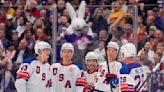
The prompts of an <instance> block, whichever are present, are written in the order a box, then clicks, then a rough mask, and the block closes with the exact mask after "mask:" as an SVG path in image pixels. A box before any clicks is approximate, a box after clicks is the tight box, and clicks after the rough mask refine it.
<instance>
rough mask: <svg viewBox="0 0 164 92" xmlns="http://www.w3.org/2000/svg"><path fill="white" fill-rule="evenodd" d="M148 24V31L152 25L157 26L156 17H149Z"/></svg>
mask: <svg viewBox="0 0 164 92" xmlns="http://www.w3.org/2000/svg"><path fill="white" fill-rule="evenodd" d="M146 24H147V25H146V30H147V31H149V28H150V26H156V25H155V17H154V16H149V17H147V20H146ZM148 33H149V32H148Z"/></svg>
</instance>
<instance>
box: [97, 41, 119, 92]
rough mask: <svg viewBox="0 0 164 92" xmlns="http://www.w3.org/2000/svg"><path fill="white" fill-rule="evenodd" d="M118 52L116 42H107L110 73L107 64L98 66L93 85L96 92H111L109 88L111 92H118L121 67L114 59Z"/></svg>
mask: <svg viewBox="0 0 164 92" xmlns="http://www.w3.org/2000/svg"><path fill="white" fill-rule="evenodd" d="M118 51H119V46H118V44H117V43H116V42H109V43H108V45H107V58H108V60H109V68H110V73H109V72H108V69H107V63H106V62H105V63H103V64H101V65H99V69H98V75H97V79H98V80H97V82H96V83H95V84H94V85H95V90H96V91H103V92H111V87H112V90H113V92H118V90H119V88H118V87H117V86H116V85H118V77H117V76H118V75H119V74H120V69H121V68H122V65H121V63H120V62H118V61H116V57H117V54H118Z"/></svg>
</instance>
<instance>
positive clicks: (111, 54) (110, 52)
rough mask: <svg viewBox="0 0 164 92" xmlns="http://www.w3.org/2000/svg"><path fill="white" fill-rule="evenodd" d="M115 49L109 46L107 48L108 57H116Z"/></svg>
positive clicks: (111, 58) (112, 58)
mask: <svg viewBox="0 0 164 92" xmlns="http://www.w3.org/2000/svg"><path fill="white" fill-rule="evenodd" d="M116 54H117V51H116V49H114V48H111V47H109V48H108V49H107V55H108V59H110V60H114V59H115V58H116Z"/></svg>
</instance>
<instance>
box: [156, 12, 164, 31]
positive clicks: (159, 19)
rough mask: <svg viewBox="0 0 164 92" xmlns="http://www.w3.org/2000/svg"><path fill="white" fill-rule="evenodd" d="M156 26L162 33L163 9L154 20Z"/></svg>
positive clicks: (163, 29)
mask: <svg viewBox="0 0 164 92" xmlns="http://www.w3.org/2000/svg"><path fill="white" fill-rule="evenodd" d="M156 24H157V26H158V27H159V28H160V29H161V31H162V32H163V33H164V27H163V25H164V9H162V10H161V11H160V12H159V16H157V18H156Z"/></svg>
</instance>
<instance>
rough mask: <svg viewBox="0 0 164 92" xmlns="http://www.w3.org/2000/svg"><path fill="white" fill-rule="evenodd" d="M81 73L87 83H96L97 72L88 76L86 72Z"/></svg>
mask: <svg viewBox="0 0 164 92" xmlns="http://www.w3.org/2000/svg"><path fill="white" fill-rule="evenodd" d="M82 73H84V77H85V79H86V82H87V83H92V84H94V83H96V81H97V73H98V72H94V73H91V74H90V73H88V72H87V71H83V72H82Z"/></svg>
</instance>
